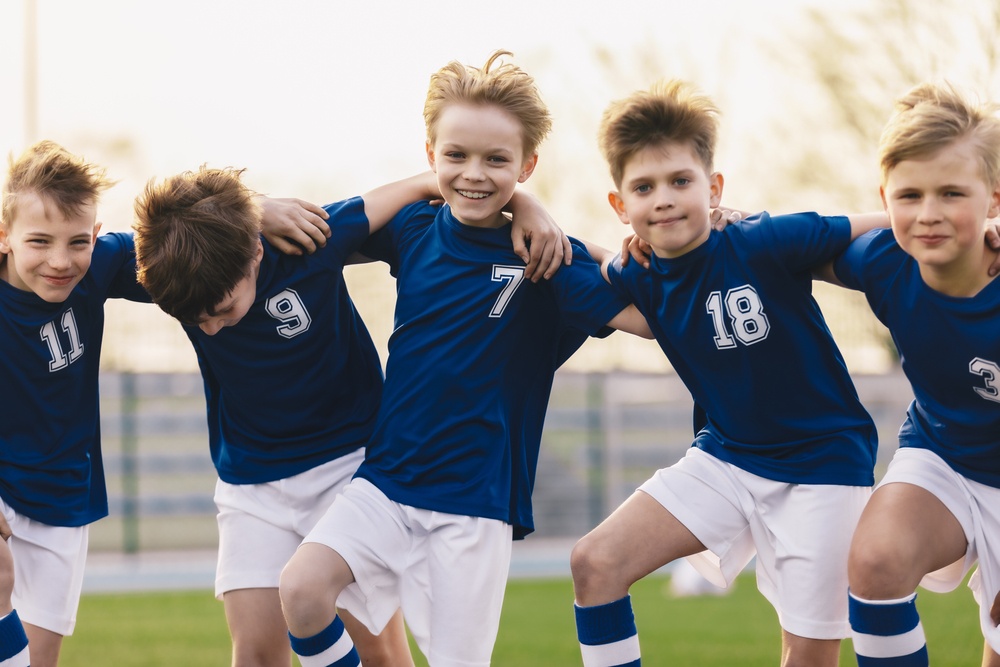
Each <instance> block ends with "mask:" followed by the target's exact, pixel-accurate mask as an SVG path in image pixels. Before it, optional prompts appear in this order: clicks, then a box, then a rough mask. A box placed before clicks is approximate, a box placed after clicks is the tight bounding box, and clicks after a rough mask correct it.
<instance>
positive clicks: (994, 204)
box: [986, 183, 1000, 218]
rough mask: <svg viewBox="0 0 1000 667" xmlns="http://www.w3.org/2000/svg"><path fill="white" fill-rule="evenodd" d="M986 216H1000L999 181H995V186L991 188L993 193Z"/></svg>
mask: <svg viewBox="0 0 1000 667" xmlns="http://www.w3.org/2000/svg"><path fill="white" fill-rule="evenodd" d="M986 217H987V218H996V217H1000V183H997V185H996V187H994V188H993V195H992V196H991V197H990V210H989V212H987V214H986Z"/></svg>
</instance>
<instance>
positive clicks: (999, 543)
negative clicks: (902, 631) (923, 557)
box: [879, 447, 1000, 653]
mask: <svg viewBox="0 0 1000 667" xmlns="http://www.w3.org/2000/svg"><path fill="white" fill-rule="evenodd" d="M895 482H905V483H907V484H913V485H915V486H919V487H920V488H922V489H926V490H927V491H929V492H931V493H932V494H934V496H935V497H936V498H937V499H938V500H940V501H941V502H942V503H944V505H945V507H947V508H948V511H949V512H951V513H952V514H953V515H954V516H955V518H956V519H957V520H958V522H959V524H961V526H962V531H963V532H964V533H965V540H966V542H967V543H968V546H967V547H966V550H965V556H964V557H963V558H961V559H959V560H957V561H955V562H954V563H952V564H951V565H949V566H947V567H943V568H941V569H940V570H937V571H935V572H931V573H929V574H927V575H926V576H924V578H923V580H922V581H921V582H920V585H921V586H923V587H924V588H926V589H927V590H929V591H934V592H936V593H946V592H948V591H952V590H954V589H955V588H957V587H958V585H959V584H960V583H961V582H962V579H964V578H965V575H966V574H968V572H969V570H970V569H971V568H972V566H973V565H975V563H976V560H977V559H978V561H979V567H978V568H977V569H976V571H975V573H973V575H972V578H971V579H969V588H971V589H972V594H973V595H974V596H975V598H976V602H978V603H979V624H980V626H981V627H982V630H983V636H984V637H985V638H986V641H987V642H989V644H990V646H991V647H992V648H993V650H994V651H997V652H998V653H1000V629H998V628H997V626H995V625H994V624H993V621H991V620H990V607H992V606H993V600H994V599H995V598H996V595H997V592H998V591H1000V489H997V488H995V487H992V486H987V485H985V484H980V483H979V482H974V481H972V480H970V479H969V478H967V477H964V476H963V475H962V474H960V473H958V472H956V471H955V469H954V468H952V467H951V466H949V465H948V464H947V463H945V462H944V460H943V459H942V458H941V457H940V456H938V455H937V454H935V453H934V452H932V451H930V450H927V449H920V448H917V447H900V448H899V449H898V450H897V451H896V453H895V455H893V457H892V462H890V463H889V469H888V470H887V471H886V473H885V477H883V478H882V481H881V482H880V483H879V486H884V485H886V484H892V483H895Z"/></svg>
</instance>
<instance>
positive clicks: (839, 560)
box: [747, 478, 871, 664]
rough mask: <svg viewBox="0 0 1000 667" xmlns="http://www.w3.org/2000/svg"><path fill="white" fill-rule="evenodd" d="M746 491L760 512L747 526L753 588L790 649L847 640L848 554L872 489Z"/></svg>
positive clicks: (769, 485)
mask: <svg viewBox="0 0 1000 667" xmlns="http://www.w3.org/2000/svg"><path fill="white" fill-rule="evenodd" d="M747 486H748V488H750V489H752V491H753V492H754V496H755V498H756V501H757V508H758V509H757V512H756V514H755V515H754V516H753V517H752V518H751V525H752V531H753V534H754V543H755V544H756V546H757V587H758V588H759V589H760V591H761V593H762V594H763V595H764V597H766V598H767V599H768V601H769V602H770V603H771V604H772V605H773V606H774V608H775V610H776V611H777V613H778V620H779V622H780V623H781V627H782V629H783V630H785V631H787V632H788V633H789V635H790V638H789V641H790V646H792V647H795V646H798V645H799V643H798V642H797V641H796V640H795V638H796V637H798V638H801V639H802V640H804V642H807V643H804V644H802V645H803V646H805V647H806V649H807V650H810V651H811V650H813V649H816V650H820V649H819V648H818V647H819V646H820V645H819V644H817V645H816V646H813V645H812V644H810V643H808V640H836V641H839V640H840V639H842V638H843V637H846V636H847V635H848V634H849V632H850V627H849V625H848V620H847V588H848V581H847V554H848V550H849V548H850V543H851V536H852V535H853V533H854V530H855V527H856V526H857V522H858V517H859V516H860V515H861V513H862V511H863V510H864V507H865V503H866V501H867V500H868V498H869V496H870V494H871V489H870V488H869V487H859V486H840V485H821V484H786V483H783V482H775V481H773V480H765V479H762V478H756V481H754V480H748V481H747ZM799 650H802V649H799ZM807 664H812V663H810V662H808V661H807Z"/></svg>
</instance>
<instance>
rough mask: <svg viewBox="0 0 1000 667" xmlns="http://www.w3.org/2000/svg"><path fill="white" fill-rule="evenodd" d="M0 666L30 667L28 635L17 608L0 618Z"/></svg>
mask: <svg viewBox="0 0 1000 667" xmlns="http://www.w3.org/2000/svg"><path fill="white" fill-rule="evenodd" d="M0 667H28V635H26V634H24V626H23V625H21V619H20V618H18V616H17V610H14V611H12V612H10V613H9V614H7V615H6V616H4V617H3V618H0Z"/></svg>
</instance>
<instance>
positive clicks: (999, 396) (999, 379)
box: [969, 357, 1000, 403]
mask: <svg viewBox="0 0 1000 667" xmlns="http://www.w3.org/2000/svg"><path fill="white" fill-rule="evenodd" d="M969 372H970V373H972V374H974V375H979V376H982V378H983V380H984V382H985V383H986V386H985V387H973V389H975V390H976V393H977V394H979V395H980V396H982V397H983V398H985V399H986V400H987V401H996V402H997V403H1000V366H998V365H997V364H996V362H993V361H989V360H987V359H980V358H979V357H976V358H975V359H973V360H972V361H970V362H969Z"/></svg>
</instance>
